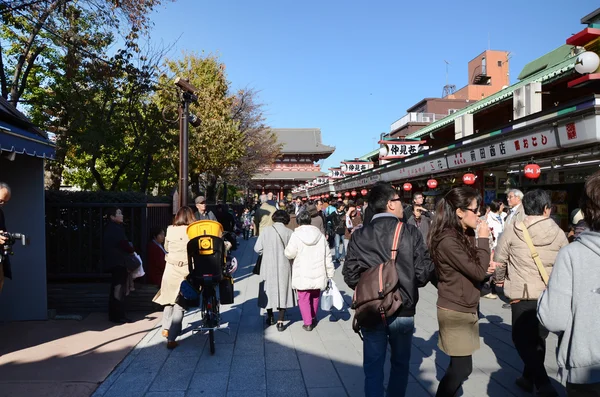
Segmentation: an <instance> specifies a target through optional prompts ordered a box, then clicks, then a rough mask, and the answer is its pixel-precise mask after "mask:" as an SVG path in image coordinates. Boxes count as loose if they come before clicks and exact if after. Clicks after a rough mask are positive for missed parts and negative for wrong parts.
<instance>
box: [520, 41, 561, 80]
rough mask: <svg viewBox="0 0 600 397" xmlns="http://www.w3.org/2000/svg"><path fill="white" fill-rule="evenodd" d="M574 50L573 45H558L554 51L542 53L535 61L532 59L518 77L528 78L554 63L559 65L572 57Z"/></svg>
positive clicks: (521, 78)
mask: <svg viewBox="0 0 600 397" xmlns="http://www.w3.org/2000/svg"><path fill="white" fill-rule="evenodd" d="M572 51H573V46H570V45H567V44H565V45H562V46H560V47H558V48H557V49H555V50H554V51H550V52H549V53H547V54H545V55H542V56H541V57H539V58H538V59H536V60H535V61H531V62H529V63H528V64H527V65H525V67H524V68H523V70H521V73H520V74H519V77H518V79H519V80H523V79H526V78H527V77H529V76H531V75H532V74H534V73H537V72H540V71H542V70H544V69H548V68H549V67H552V66H554V65H558V64H559V63H561V62H563V61H564V60H565V59H568V58H571V56H572V55H571V52H572Z"/></svg>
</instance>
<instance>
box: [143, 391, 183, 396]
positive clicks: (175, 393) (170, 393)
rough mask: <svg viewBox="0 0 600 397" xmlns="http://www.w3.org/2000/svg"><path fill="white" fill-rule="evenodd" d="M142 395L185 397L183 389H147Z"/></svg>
mask: <svg viewBox="0 0 600 397" xmlns="http://www.w3.org/2000/svg"><path fill="white" fill-rule="evenodd" d="M144 397H185V392H184V391H149V392H148V393H146V394H145V395H144Z"/></svg>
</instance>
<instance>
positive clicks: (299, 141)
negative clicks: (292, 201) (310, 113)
mask: <svg viewBox="0 0 600 397" xmlns="http://www.w3.org/2000/svg"><path fill="white" fill-rule="evenodd" d="M272 131H273V132H274V133H275V135H276V136H277V141H278V143H279V144H281V146H282V147H281V156H280V158H279V159H277V160H276V161H275V163H274V164H270V165H268V166H265V167H264V168H263V169H261V170H260V172H259V173H258V174H257V175H255V176H254V177H253V178H252V186H251V191H252V193H254V194H255V195H258V194H261V193H273V194H274V195H275V196H276V197H277V198H278V199H282V198H284V197H286V196H287V195H288V194H290V193H291V191H292V188H294V187H295V186H298V185H302V184H305V183H307V182H308V181H312V180H314V179H315V178H319V177H325V176H326V175H325V173H324V172H322V171H321V165H320V164H318V162H319V161H321V160H324V159H326V158H328V157H329V156H331V154H332V153H333V152H334V151H335V147H333V146H327V145H325V144H323V142H322V137H321V130H320V129H319V128H274V129H272Z"/></svg>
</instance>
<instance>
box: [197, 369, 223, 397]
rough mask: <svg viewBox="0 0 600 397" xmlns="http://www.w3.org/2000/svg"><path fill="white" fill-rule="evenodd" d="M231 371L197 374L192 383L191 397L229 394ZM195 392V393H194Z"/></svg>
mask: <svg viewBox="0 0 600 397" xmlns="http://www.w3.org/2000/svg"><path fill="white" fill-rule="evenodd" d="M228 383H229V371H227V372H205V373H198V372H197V373H195V374H194V377H193V378H192V382H191V383H190V388H189V391H188V395H190V396H203V397H205V396H224V395H225V394H226V393H227V384H228ZM192 392H194V393H192Z"/></svg>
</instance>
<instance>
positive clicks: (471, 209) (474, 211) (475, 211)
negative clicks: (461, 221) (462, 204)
mask: <svg viewBox="0 0 600 397" xmlns="http://www.w3.org/2000/svg"><path fill="white" fill-rule="evenodd" d="M463 210H465V211H471V212H472V213H474V214H475V215H477V214H478V213H479V209H478V208H477V209H473V208H463Z"/></svg>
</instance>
